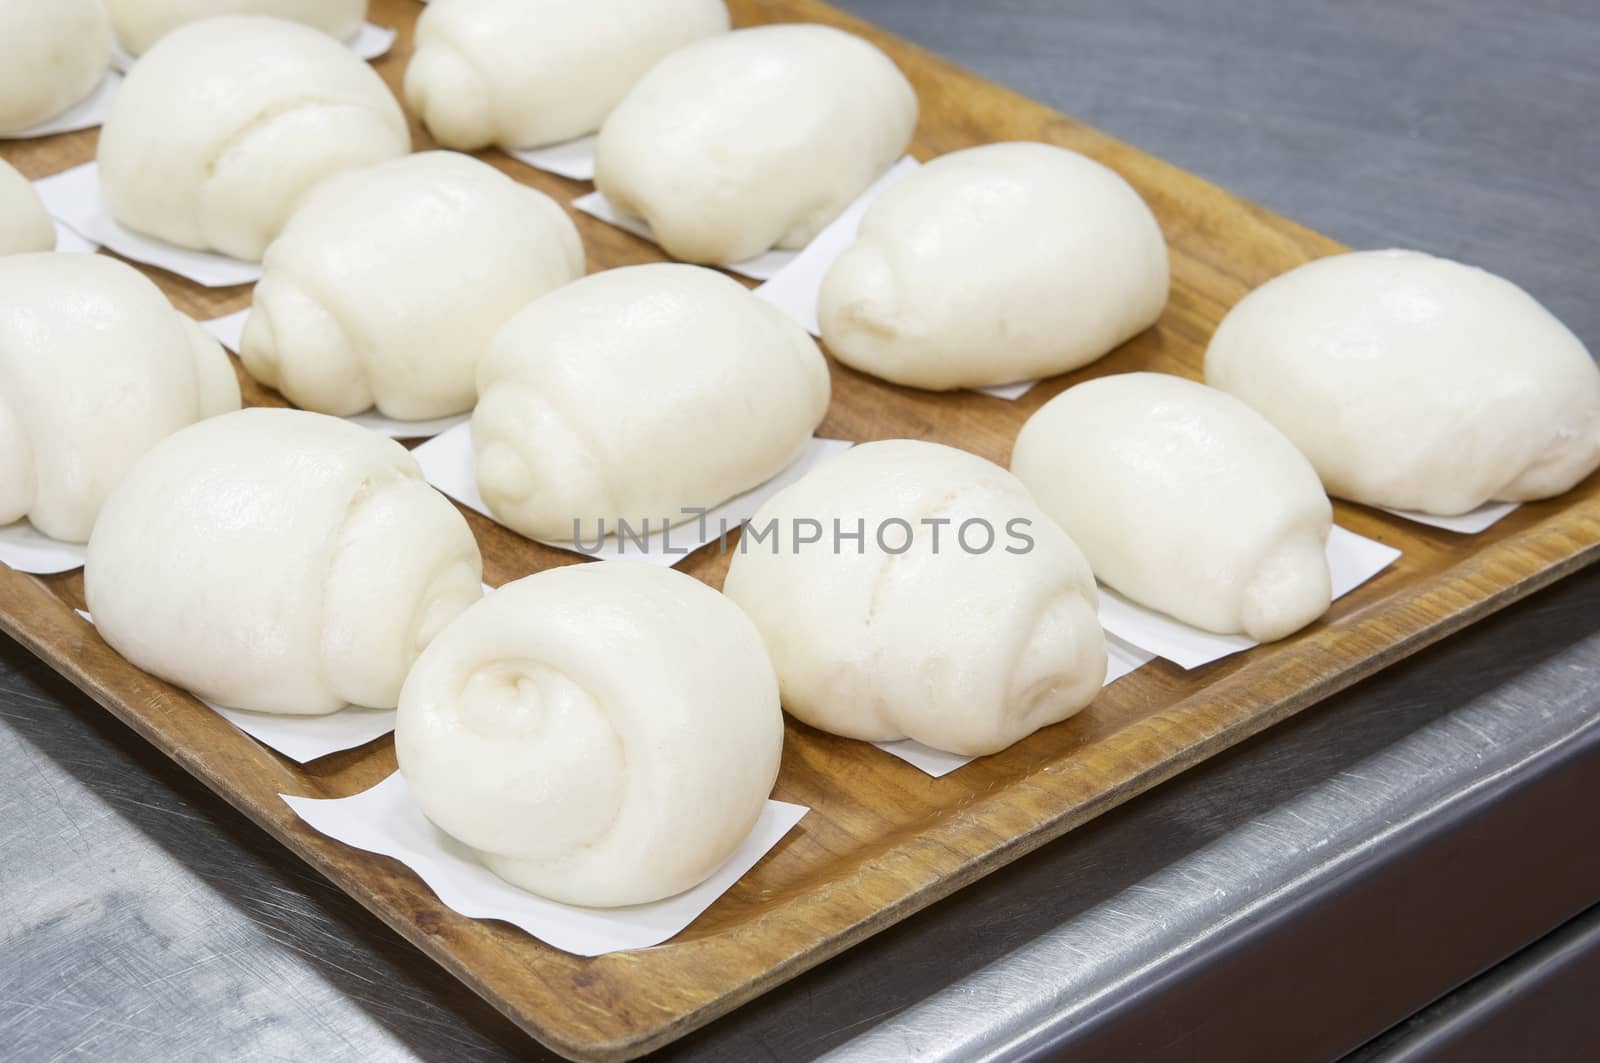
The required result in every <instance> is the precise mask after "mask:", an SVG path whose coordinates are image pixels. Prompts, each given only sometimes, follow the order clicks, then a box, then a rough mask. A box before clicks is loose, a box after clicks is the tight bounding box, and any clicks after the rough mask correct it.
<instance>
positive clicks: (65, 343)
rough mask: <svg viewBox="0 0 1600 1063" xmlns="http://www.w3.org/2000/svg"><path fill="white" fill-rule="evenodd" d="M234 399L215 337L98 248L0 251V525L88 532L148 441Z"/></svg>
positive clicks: (74, 538) (66, 537)
mask: <svg viewBox="0 0 1600 1063" xmlns="http://www.w3.org/2000/svg"><path fill="white" fill-rule="evenodd" d="M238 408H239V381H238V378H236V377H235V376H234V373H233V366H232V365H231V364H229V362H228V358H227V355H225V354H223V352H222V348H221V347H219V346H218V345H217V341H216V340H214V339H212V338H211V337H210V336H208V335H206V334H205V332H204V331H202V330H201V328H200V326H198V325H196V324H195V323H194V322H193V321H191V320H190V319H189V318H187V317H185V316H184V315H183V314H180V313H178V312H177V311H176V310H174V309H173V308H172V304H171V303H169V302H167V298H166V296H164V295H162V294H161V289H159V288H157V287H156V286H155V285H154V284H152V283H151V282H150V280H149V279H148V278H147V277H145V276H144V274H142V273H140V272H139V271H138V270H136V269H134V268H133V267H131V266H127V265H124V264H123V263H121V262H118V261H117V260H116V259H113V258H108V257H106V256H105V255H58V254H54V253H35V254H20V255H6V256H4V257H0V524H10V523H11V522H12V521H16V520H21V519H22V518H24V517H26V518H28V519H29V520H30V521H31V522H32V523H33V525H34V527H36V528H38V529H39V531H41V532H43V533H44V534H45V535H48V536H51V537H52V538H55V539H60V540H63V541H65V542H75V543H81V542H83V541H85V540H87V539H88V538H89V530H90V529H91V528H92V527H93V526H94V522H95V515H96V514H97V513H99V511H100V506H101V503H102V502H104V501H105V498H106V496H107V495H108V494H109V493H110V492H111V489H112V488H113V487H115V486H116V485H117V482H118V481H119V480H121V479H122V477H123V474H124V473H125V472H126V471H127V469H128V467H129V466H130V465H132V464H133V462H134V461H135V460H136V459H137V458H138V457H139V456H140V455H141V454H143V453H144V452H145V451H147V450H149V449H150V448H151V447H152V446H154V445H155V444H156V443H157V442H158V441H159V440H161V439H164V438H166V437H167V436H169V435H171V434H172V433H173V432H176V431H177V430H178V429H180V428H182V427H184V426H185V425H188V424H191V423H193V422H195V421H198V420H200V419H201V418H203V417H211V416H214V415H216V414H219V413H223V412H224V411H227V410H237V409H238Z"/></svg>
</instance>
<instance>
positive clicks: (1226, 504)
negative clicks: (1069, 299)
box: [1011, 373, 1333, 642]
mask: <svg viewBox="0 0 1600 1063" xmlns="http://www.w3.org/2000/svg"><path fill="white" fill-rule="evenodd" d="M1011 470H1012V471H1013V472H1015V473H1016V474H1017V475H1018V476H1019V477H1021V479H1022V482H1023V483H1025V484H1027V485H1028V488H1029V489H1030V490H1031V491H1033V494H1034V497H1035V498H1037V499H1038V500H1039V504H1040V505H1041V506H1042V507H1044V511H1045V512H1046V513H1048V514H1050V515H1051V516H1052V517H1054V518H1055V519H1056V521H1057V522H1059V523H1060V525H1061V526H1062V527H1063V528H1065V529H1066V530H1067V534H1068V535H1071V536H1072V538H1073V539H1074V540H1076V541H1077V543H1078V544H1079V545H1080V546H1082V547H1083V552H1084V554H1085V555H1086V556H1087V557H1088V558H1089V564H1090V565H1091V566H1092V567H1093V568H1094V573H1095V575H1096V576H1098V577H1100V579H1102V580H1103V581H1105V583H1106V584H1107V585H1108V586H1110V587H1112V588H1113V589H1115V590H1117V591H1120V592H1121V593H1123V594H1125V595H1127V596H1128V597H1129V598H1131V599H1133V600H1134V601H1136V602H1139V603H1141V604H1143V605H1147V606H1149V607H1150V608H1152V609H1157V610H1159V611H1161V612H1163V613H1167V614H1168V615H1170V616H1174V617H1176V618H1177V619H1179V620H1182V621H1183V622H1184V623H1186V624H1193V625H1194V626H1196V627H1200V628H1204V629H1206V630H1207V631H1214V632H1218V633H1221V634H1244V635H1248V636H1249V637H1250V638H1253V639H1255V640H1256V641H1258V642H1271V641H1272V640H1274V639H1280V638H1283V637H1284V636H1285V635H1289V634H1292V633H1293V632H1295V631H1298V630H1300V629H1301V628H1302V627H1305V626H1306V625H1307V624H1309V623H1311V622H1312V621H1313V620H1315V619H1317V618H1318V617H1319V616H1321V615H1322V614H1323V613H1325V612H1326V611H1327V609H1328V603H1329V602H1330V601H1331V600H1332V585H1331V579H1330V576H1329V573H1328V557H1327V542H1328V533H1329V531H1330V530H1331V528H1332V526H1333V508H1332V507H1331V506H1330V505H1329V504H1328V498H1327V496H1326V495H1324V494H1323V493H1322V485H1321V484H1320V483H1318V482H1317V474H1316V472H1315V470H1313V469H1312V468H1311V464H1310V462H1308V461H1306V459H1305V457H1304V455H1302V454H1301V453H1300V452H1299V451H1298V450H1296V449H1295V448H1294V445H1293V444H1292V443H1290V442H1289V441H1288V440H1287V439H1285V438H1284V437H1283V435H1282V434H1281V433H1279V432H1278V430H1277V429H1275V428H1273V427H1272V425H1271V424H1269V423H1268V422H1267V420H1266V419H1265V418H1263V417H1261V416H1260V415H1259V414H1257V413H1255V412H1254V411H1253V410H1251V409H1250V408H1249V407H1248V406H1246V405H1245V404H1244V403H1242V402H1240V401H1238V400H1237V399H1235V398H1233V397H1232V396H1230V395H1226V394H1224V393H1223V392H1220V391H1217V390H1216V389H1215V388H1208V387H1206V386H1205V385H1204V384H1196V383H1195V382H1193V381H1190V380H1184V379H1182V378H1180V377H1175V376H1167V375H1166V374H1164V373H1126V374H1122V375H1120V376H1110V377H1103V378H1101V379H1099V380H1091V381H1089V382H1088V383H1086V384H1079V385H1078V386H1077V387H1074V388H1069V389H1068V390H1066V391H1064V392H1062V393H1061V394H1060V395H1057V396H1056V397H1055V398H1053V399H1051V400H1050V401H1049V402H1047V403H1045V404H1044V406H1042V407H1040V409H1039V412H1037V413H1035V414H1034V415H1033V416H1032V417H1030V418H1028V423H1027V424H1025V425H1023V426H1022V432H1021V434H1019V435H1018V436H1017V442H1016V446H1015V448H1014V449H1013V451H1012V455H1011Z"/></svg>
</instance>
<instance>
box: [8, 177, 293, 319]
mask: <svg viewBox="0 0 1600 1063" xmlns="http://www.w3.org/2000/svg"><path fill="white" fill-rule="evenodd" d="M33 187H34V189H35V190H36V191H37V192H38V193H39V198H40V199H42V200H44V207H45V209H46V210H48V211H49V212H50V216H51V217H53V218H55V219H56V220H57V221H60V222H64V223H65V224H66V225H67V227H68V228H70V229H71V230H72V231H73V232H75V233H77V234H78V235H79V236H81V237H83V238H84V239H85V240H92V241H94V242H95V243H97V244H99V245H100V246H101V247H108V248H110V249H111V250H113V251H115V252H116V253H117V254H119V255H122V256H123V257H125V258H131V259H133V260H134V261H135V262H143V263H144V264H145V265H148V266H158V267H160V268H161V269H164V270H167V271H169V272H172V273H176V274H178V275H179V276H180V277H187V278H188V279H189V280H192V281H194V282H195V283H196V284H201V285H204V286H205V287H207V288H226V287H229V286H230V285H234V284H249V283H250V282H252V281H254V280H256V279H257V278H259V277H260V276H261V265H260V264H259V263H256V262H244V261H242V260H240V259H237V258H230V257H229V256H227V255H219V254H216V253H214V252H210V251H191V250H189V249H188V248H186V247H178V246H177V245H176V244H169V243H167V242H166V241H165V240H157V239H155V238H154V237H150V236H143V235H141V234H139V233H136V232H134V231H133V230H132V229H127V228H124V227H123V226H122V225H121V224H119V223H118V222H117V221H116V219H114V218H113V217H112V216H111V208H110V207H108V206H107V205H106V202H105V196H104V195H102V194H101V191H100V167H99V165H98V164H96V163H92V162H86V163H84V164H83V165H82V166H74V167H73V168H72V169H70V170H63V171H61V172H60V173H58V174H52V175H51V176H49V177H41V178H39V179H38V180H37V181H35V182H33Z"/></svg>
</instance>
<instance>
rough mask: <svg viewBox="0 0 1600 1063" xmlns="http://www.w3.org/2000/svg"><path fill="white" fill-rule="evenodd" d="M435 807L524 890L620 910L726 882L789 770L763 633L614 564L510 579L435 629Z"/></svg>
mask: <svg viewBox="0 0 1600 1063" xmlns="http://www.w3.org/2000/svg"><path fill="white" fill-rule="evenodd" d="M394 746H395V754H396V756H397V757H398V758H399V761H400V771H401V772H402V773H403V774H404V775H405V778H406V782H407V783H409V784H410V786H411V789H412V792H413V793H414V794H415V795H416V798H417V802H418V803H419V804H420V805H421V806H422V810H423V812H424V813H425V814H426V815H427V817H428V818H429V819H430V820H432V821H433V822H434V823H435V824H437V825H438V826H439V828H440V829H441V830H443V831H445V832H446V833H447V834H449V835H451V836H452V837H454V838H456V839H457V840H459V841H461V842H462V843H463V844H465V845H467V846H468V847H470V848H472V849H473V850H475V851H476V852H477V853H478V855H479V857H480V858H481V859H482V860H483V862H484V864H485V865H486V866H487V867H488V868H489V869H490V870H491V871H493V872H494V873H495V874H497V875H499V876H500V877H501V878H503V879H505V880H506V881H507V882H510V883H512V884H513V885H516V886H519V887H521V888H522V889H525V890H528V891H530V892H532V893H536V894H539V895H540V896H543V897H548V898H550V899H551V900H555V901H560V902H562V903H564V904H578V905H584V906H586V907H605V908H609V907H616V906H620V905H628V904H645V903H648V902H650V901H656V900H660V899H661V898H663V897H670V896H672V895H674V894H677V893H681V892H683V891H684V890H686V889H689V888H690V887H692V886H696V885H698V884H699V883H701V882H703V881H704V880H705V879H706V878H708V877H709V876H710V875H711V874H712V872H714V871H716V870H717V868H718V867H720V866H721V865H722V864H723V863H724V862H725V861H726V860H727V859H728V857H729V856H731V855H732V854H733V851H734V850H735V849H737V848H738V846H739V844H740V843H741V842H743V841H744V840H745V838H746V836H748V835H749V833H750V831H751V829H752V828H753V827H754V826H755V823H756V820H757V819H758V818H759V817H760V815H761V812H762V809H763V807H764V806H765V803H766V799H767V795H768V794H769V793H771V792H772V785H773V783H774V781H775V780H776V779H777V776H778V761H779V758H780V756H781V754H782V752H783V713H782V712H781V711H780V710H779V707H778V683H777V680H776V678H775V677H774V676H773V674H772V665H771V663H770V662H769V661H768V660H767V653H766V650H765V649H764V648H763V647H762V645H761V637H760V635H758V634H757V633H756V630H755V628H754V627H752V626H751V624H750V621H749V620H748V619H746V618H745V616H744V614H742V613H740V612H739V610H738V609H737V608H735V607H734V605H733V604H732V603H731V602H729V601H728V600H727V599H726V598H724V597H722V595H720V594H718V593H717V592H716V591H714V590H712V589H711V588H710V587H707V586H706V585H705V584H703V583H701V582H700V581H699V580H696V579H694V578H692V577H690V576H685V575H683V574H682V573H680V572H675V571H673V570H672V569H670V568H662V567H660V566H658V565H650V564H645V563H643V562H631V561H602V562H598V563H595V564H588V565H573V566H570V567H567V568H559V569H548V570H546V571H544V572H540V573H538V574H536V575H532V576H528V577H526V578H525V579H520V580H517V581H516V582H514V583H508V584H506V585H505V586H504V587H501V588H500V589H499V590H497V591H495V592H493V593H492V594H490V595H489V596H488V597H487V598H485V599H483V600H482V601H481V602H479V603H478V604H476V605H474V606H473V607H472V608H470V609H468V610H467V611H466V612H465V613H463V614H461V616H460V617H459V618H457V619H456V621H455V622H454V623H452V624H451V625H450V626H449V627H447V628H445V630H444V631H443V632H441V633H440V635H439V637H438V638H437V639H435V640H434V642H433V644H432V645H431V646H429V647H428V648H427V649H426V650H425V651H423V654H422V656H421V657H419V658H418V659H417V663H416V665H415V667H413V668H412V670H411V675H410V677H409V678H407V680H406V684H405V689H404V690H403V691H401V694H400V712H399V716H398V718H397V719H396V721H395V731H394Z"/></svg>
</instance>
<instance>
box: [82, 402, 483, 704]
mask: <svg viewBox="0 0 1600 1063" xmlns="http://www.w3.org/2000/svg"><path fill="white" fill-rule="evenodd" d="M482 572H483V562H482V559H481V558H480V557H479V554H478V544H477V542H476V541H475V540H474V539H473V537H472V532H471V531H470V530H469V529H468V528H467V523H466V521H465V520H463V519H462V517H461V514H460V513H459V512H457V510H456V508H455V507H454V506H452V505H451V504H450V503H449V502H448V501H446V500H445V498H444V496H443V495H441V494H439V493H438V492H437V491H435V490H434V489H433V488H431V487H429V486H428V485H427V484H426V483H425V482H423V480H422V474H421V470H419V469H418V468H417V463H416V461H414V460H413V459H412V457H411V455H410V454H408V453H407V452H406V450H405V448H404V447H402V446H401V445H400V444H398V443H396V442H394V441H393V440H391V439H387V438H385V437H383V436H381V435H379V434H377V433H376V432H372V431H370V430H368V429H365V428H361V427H359V426H357V425H354V424H351V423H350V422H348V421H341V420H339V419H338V418H335V417H326V416H324V415H322V414H320V413H306V412H304V411H301V410H284V409H268V408H260V407H258V408H253V409H247V410H241V411H240V412H238V413H231V414H227V415H225V416H222V417H214V418H212V419H211V420H209V421H203V422H201V423H200V424H197V425H194V426H193V427H191V428H188V429H185V430H184V431H182V432H179V433H177V434H176V435H174V436H172V437H171V438H169V439H167V440H165V441H164V442H162V443H161V444H160V445H158V446H157V447H155V448H154V449H153V450H151V451H150V452H149V453H148V454H146V455H145V456H144V457H143V458H141V459H140V460H139V462H138V463H137V464H136V465H135V466H134V467H133V468H132V469H131V470H130V471H129V473H128V475H127V476H126V477H125V478H124V479H123V481H122V483H121V484H120V485H119V486H118V488H117V489H116V491H114V492H113V493H112V496H111V498H110V499H108V500H107V502H106V505H105V508H104V509H103V510H102V511H101V514H100V520H99V522H98V523H97V524H96V525H95V529H94V535H93V536H92V537H91V538H90V539H89V549H88V561H87V563H86V565H85V566H84V592H85V594H86V595H87V597H88V600H89V610H90V612H91V613H93V615H94V620H95V625H96V626H97V627H98V628H99V629H100V634H101V635H103V636H104V637H105V640H106V641H107V642H108V643H110V644H111V646H112V648H114V649H115V650H117V652H119V653H121V654H122V655H123V656H124V657H126V658H127V659H128V660H129V661H132V662H133V663H134V664H135V665H138V666H139V667H140V668H143V669H144V670H145V671H147V672H150V673H152V674H154V675H157V676H160V677H161V678H163V679H166V680H168V681H169V682H172V683H175V684H177V685H178V686H181V687H185V688H187V689H188V690H191V691H193V692H194V693H196V694H198V695H199V696H201V697H203V698H205V699H207V700H208V701H212V702H215V703H217V704H220V705H225V706H228V707H230V708H238V709H254V710H257V711H260V712H276V713H285V714H291V715H317V714H322V713H328V712H333V711H334V710H336V709H340V708H342V707H344V706H345V705H347V704H353V705H366V706H372V707H375V708H391V707H393V706H394V704H395V702H396V701H397V699H398V698H399V694H400V684H401V683H402V682H403V681H404V679H405V675H406V671H407V669H409V668H410V667H411V662H412V661H413V660H415V658H416V656H417V654H418V653H419V652H421V650H422V649H423V647H425V646H426V645H427V644H428V643H429V641H430V640H431V639H432V638H433V636H434V635H435V634H437V633H438V632H439V630H440V629H441V628H443V627H444V626H445V624H447V623H448V622H449V621H450V620H452V619H453V618H454V617H455V616H456V614H458V613H460V612H461V611H462V610H463V609H465V608H466V607H467V606H468V605H470V604H471V603H472V602H474V601H476V600H477V599H478V598H479V597H481V596H482V593H483V585H482Z"/></svg>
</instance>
